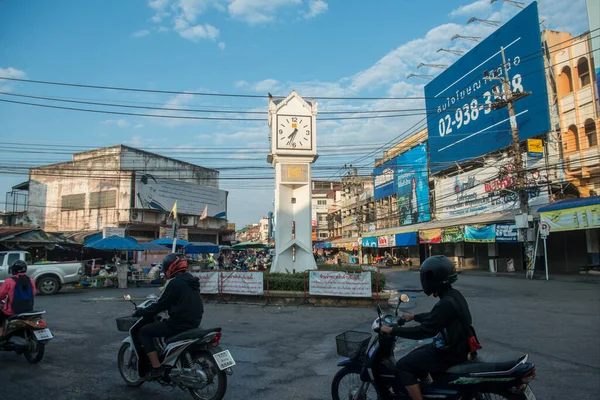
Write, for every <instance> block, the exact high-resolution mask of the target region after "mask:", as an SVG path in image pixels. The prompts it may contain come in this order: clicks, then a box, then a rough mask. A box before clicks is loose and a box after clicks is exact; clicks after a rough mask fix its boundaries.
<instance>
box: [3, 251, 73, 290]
mask: <svg viewBox="0 0 600 400" xmlns="http://www.w3.org/2000/svg"><path fill="white" fill-rule="evenodd" d="M17 260H23V261H25V262H26V263H27V275H28V276H29V277H30V278H32V279H33V281H34V282H35V286H36V288H37V290H38V293H40V294H44V295H52V294H55V293H56V292H58V291H59V290H60V289H61V287H63V286H64V285H68V284H76V283H78V282H79V281H80V280H81V275H82V274H83V265H82V263H81V262H78V261H74V262H63V263H54V262H50V263H36V264H34V263H33V262H32V259H31V254H29V252H27V251H20V250H15V251H0V283H2V282H4V280H6V279H8V278H9V277H11V276H12V275H11V273H10V266H11V265H12V263H13V262H15V261H17Z"/></svg>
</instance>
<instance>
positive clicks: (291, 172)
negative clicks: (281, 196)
mask: <svg viewBox="0 0 600 400" xmlns="http://www.w3.org/2000/svg"><path fill="white" fill-rule="evenodd" d="M281 179H282V181H284V182H298V183H306V182H308V165H307V164H281Z"/></svg>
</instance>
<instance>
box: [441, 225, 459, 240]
mask: <svg viewBox="0 0 600 400" xmlns="http://www.w3.org/2000/svg"><path fill="white" fill-rule="evenodd" d="M464 240H465V231H464V229H463V227H462V226H453V227H450V228H444V229H442V243H459V242H463V241H464Z"/></svg>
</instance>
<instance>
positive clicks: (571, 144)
mask: <svg viewBox="0 0 600 400" xmlns="http://www.w3.org/2000/svg"><path fill="white" fill-rule="evenodd" d="M563 142H564V143H565V150H569V151H575V150H579V137H578V136H577V127H576V126H575V125H571V126H569V130H568V131H567V133H566V134H565V137H564V140H563Z"/></svg>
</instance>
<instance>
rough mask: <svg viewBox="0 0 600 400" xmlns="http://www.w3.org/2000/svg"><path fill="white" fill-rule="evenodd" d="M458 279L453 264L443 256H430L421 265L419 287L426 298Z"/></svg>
mask: <svg viewBox="0 0 600 400" xmlns="http://www.w3.org/2000/svg"><path fill="white" fill-rule="evenodd" d="M457 279H458V277H457V275H456V269H455V268H454V263H453V262H452V261H451V260H450V259H449V258H448V257H444V256H432V257H429V258H428V259H427V260H425V261H424V262H423V264H421V286H422V287H423V291H424V292H425V294H426V295H427V296H431V294H432V293H435V292H439V291H440V289H442V288H443V287H444V286H450V285H451V284H453V283H454V282H456V280H457Z"/></svg>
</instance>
